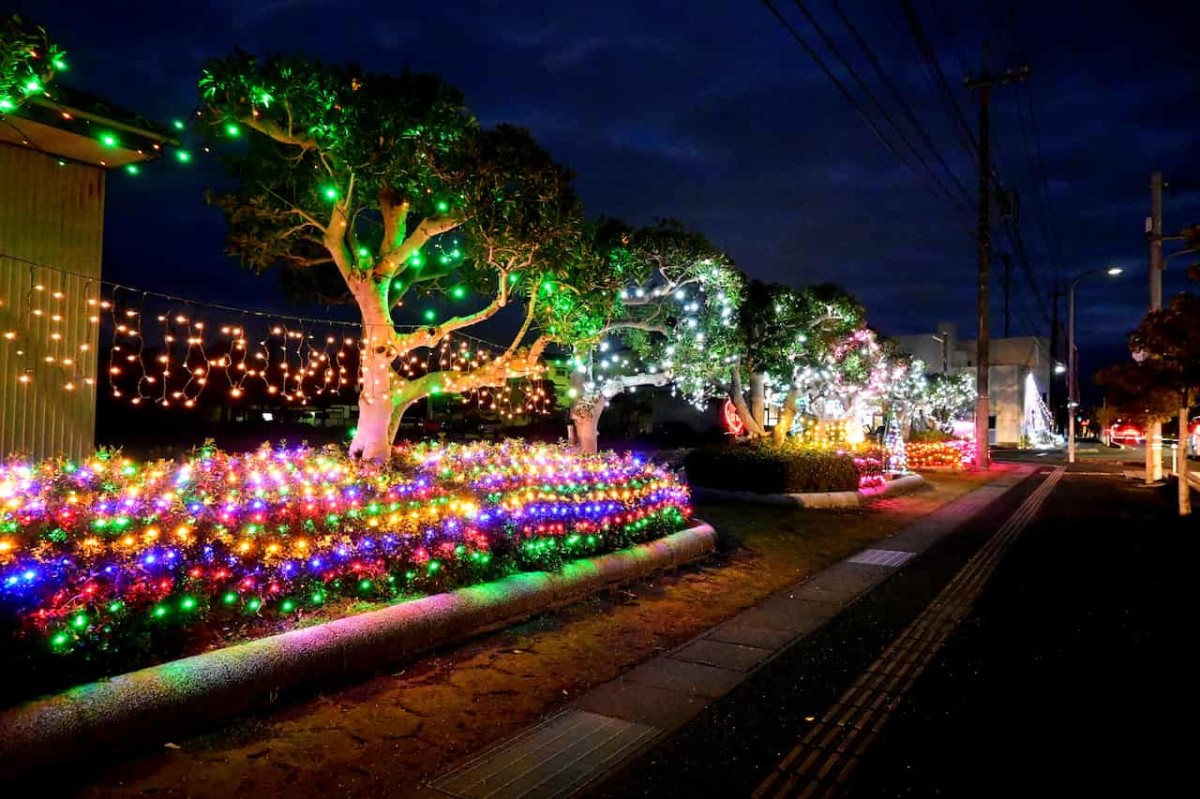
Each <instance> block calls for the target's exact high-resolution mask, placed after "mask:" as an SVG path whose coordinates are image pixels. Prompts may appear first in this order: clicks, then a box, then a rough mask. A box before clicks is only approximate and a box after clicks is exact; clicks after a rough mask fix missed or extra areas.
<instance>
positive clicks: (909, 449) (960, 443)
mask: <svg viewBox="0 0 1200 799" xmlns="http://www.w3.org/2000/svg"><path fill="white" fill-rule="evenodd" d="M905 454H906V455H907V458H908V467H909V468H910V469H917V470H920V469H962V468H963V467H964V466H967V465H969V464H971V463H974V461H975V441H974V440H972V439H969V438H952V439H949V440H947V441H909V442H908V443H907V444H905Z"/></svg>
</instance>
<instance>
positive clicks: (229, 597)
mask: <svg viewBox="0 0 1200 799" xmlns="http://www.w3.org/2000/svg"><path fill="white" fill-rule="evenodd" d="M221 601H222V602H224V603H225V604H226V605H232V604H233V603H234V602H237V594H235V593H233V592H232V591H229V592H227V593H226V594H225V596H223V597H221Z"/></svg>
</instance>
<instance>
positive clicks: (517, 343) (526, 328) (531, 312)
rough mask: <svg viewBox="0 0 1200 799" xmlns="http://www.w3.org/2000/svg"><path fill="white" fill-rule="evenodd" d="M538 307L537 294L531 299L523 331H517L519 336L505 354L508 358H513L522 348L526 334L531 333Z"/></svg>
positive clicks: (514, 338)
mask: <svg viewBox="0 0 1200 799" xmlns="http://www.w3.org/2000/svg"><path fill="white" fill-rule="evenodd" d="M536 307H537V292H534V293H533V295H532V296H531V297H530V298H529V308H528V309H526V311H525V321H524V323H522V325H521V329H520V330H518V331H517V335H516V336H514V337H513V340H512V344H510V345H509V346H508V350H507V351H506V352H505V353H504V356H505V357H506V358H507V357H509V356H511V355H512V354H513V353H514V352H515V351H516V349H517V347H519V346H521V341H522V340H524V338H525V334H526V333H528V332H529V326H530V325H532V324H533V316H534V309H535V308H536Z"/></svg>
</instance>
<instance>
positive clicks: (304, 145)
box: [239, 111, 317, 150]
mask: <svg viewBox="0 0 1200 799" xmlns="http://www.w3.org/2000/svg"><path fill="white" fill-rule="evenodd" d="M290 113H291V112H290V111H289V114H290ZM239 121H240V122H241V123H242V124H243V125H245V126H246V127H248V128H250V129H251V130H256V131H258V132H259V133H261V134H262V135H264V136H268V137H270V138H272V139H274V140H275V141H277V142H279V143H280V144H290V145H292V146H293V147H299V148H300V149H302V150H316V149H317V142H316V140H314V139H308V138H305V137H303V136H296V135H293V133H292V131H291V124H290V123H289V125H288V128H289V129H288V130H284V129H283V128H281V127H279V126H278V125H276V124H275V123H274V122H271V121H270V120H268V119H260V118H258V117H256V116H254V114H252V113H251V114H248V115H246V116H243V117H239Z"/></svg>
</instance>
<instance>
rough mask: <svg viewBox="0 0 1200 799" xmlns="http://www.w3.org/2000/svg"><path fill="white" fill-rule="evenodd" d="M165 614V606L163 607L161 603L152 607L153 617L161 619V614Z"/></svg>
mask: <svg viewBox="0 0 1200 799" xmlns="http://www.w3.org/2000/svg"><path fill="white" fill-rule="evenodd" d="M166 615H167V609H166V608H165V607H163V606H162V605H159V606H158V607H156V608H155V609H154V618H156V619H161V618H162V617H163V616H166Z"/></svg>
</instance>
